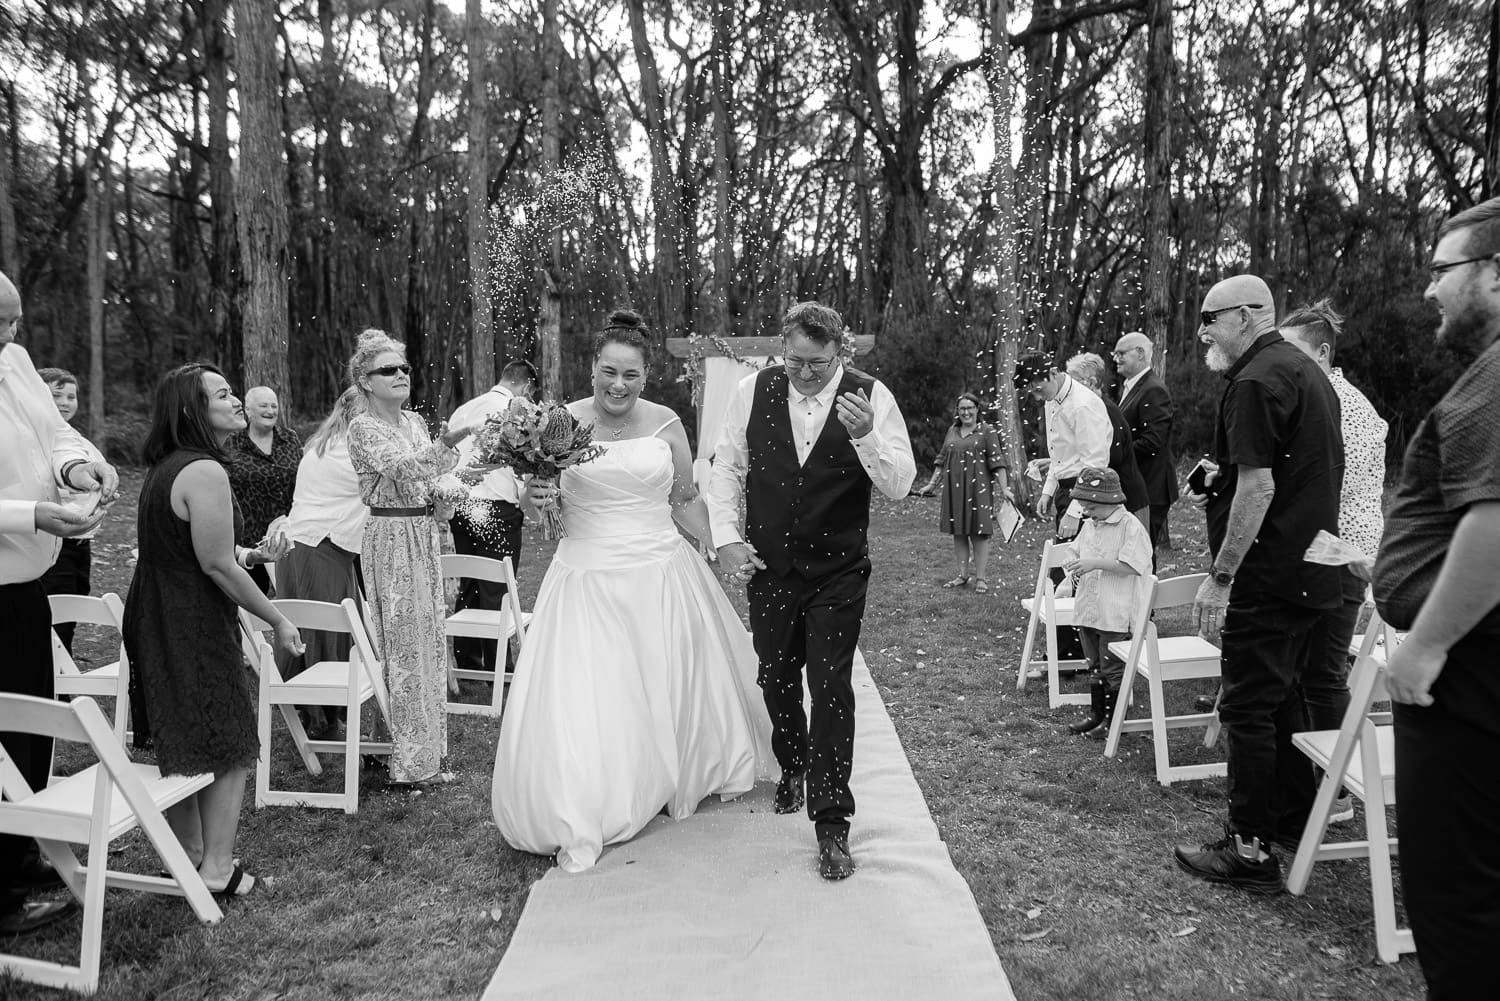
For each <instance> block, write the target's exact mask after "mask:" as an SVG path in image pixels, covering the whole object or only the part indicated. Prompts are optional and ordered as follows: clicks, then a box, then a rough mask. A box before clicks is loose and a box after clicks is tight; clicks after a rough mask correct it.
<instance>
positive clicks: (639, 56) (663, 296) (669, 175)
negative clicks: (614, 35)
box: [626, 0, 687, 337]
mask: <svg viewBox="0 0 1500 1001" xmlns="http://www.w3.org/2000/svg"><path fill="white" fill-rule="evenodd" d="M626 7H627V8H628V9H629V13H630V37H631V42H632V43H633V44H634V46H635V58H636V63H637V64H638V65H639V67H640V74H641V107H642V109H643V111H644V113H645V118H646V132H647V137H648V140H649V149H650V152H651V210H652V212H651V214H652V218H653V221H654V222H655V224H656V232H655V239H654V240H653V243H654V245H655V258H656V259H655V262H654V263H655V271H656V288H657V310H658V320H659V322H660V324H661V333H662V334H663V335H664V336H666V337H677V336H681V335H684V334H685V333H686V330H685V329H684V328H685V326H686V309H687V300H686V296H685V295H684V289H683V278H682V276H683V269H682V240H683V233H682V198H681V193H680V192H679V191H678V188H677V184H676V177H675V172H674V171H673V170H672V160H671V156H670V152H669V150H668V148H667V131H666V130H667V122H666V103H665V100H664V99H663V97H662V90H661V88H662V84H661V73H660V71H659V70H658V69H657V65H656V55H655V53H654V51H653V50H652V47H651V40H650V38H649V36H648V35H647V34H646V12H645V4H644V2H643V0H628V2H627V3H626ZM684 155H686V154H684Z"/></svg>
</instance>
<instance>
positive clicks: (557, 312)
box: [537, 0, 660, 399]
mask: <svg viewBox="0 0 1500 1001" xmlns="http://www.w3.org/2000/svg"><path fill="white" fill-rule="evenodd" d="M634 16H635V15H634V13H632V15H631V17H632V18H634ZM561 67H562V42H561V39H560V38H559V36H558V28H557V0H542V169H543V170H544V171H547V172H551V171H555V170H558V169H559V168H560V167H561V166H562V151H561V145H562V144H561V142H560V136H559V133H560V132H561V131H562V97H561V95H560V93H559V91H560V88H559V85H558V79H557V77H558V73H559V72H561ZM653 148H654V147H653ZM655 162H656V161H655V157H654V155H653V159H652V163H653V164H655ZM654 173H655V171H654V169H653V175H654ZM658 239H660V235H658ZM546 241H547V248H546V254H545V257H544V259H543V261H542V296H541V302H540V307H541V308H540V311H539V312H540V315H539V316H538V318H537V342H538V344H539V346H540V347H541V349H542V358H541V362H542V364H541V377H542V393H543V395H544V396H546V397H547V398H549V399H552V398H555V397H556V396H557V395H558V393H559V392H560V391H561V389H562V232H561V231H560V230H559V229H557V228H555V227H548V229H547V230H546Z"/></svg>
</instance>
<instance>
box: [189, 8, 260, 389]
mask: <svg viewBox="0 0 1500 1001" xmlns="http://www.w3.org/2000/svg"><path fill="white" fill-rule="evenodd" d="M256 2H260V0H256ZM228 20H229V0H203V5H202V17H201V19H200V22H199V29H200V30H201V32H202V44H203V61H204V76H205V77H206V78H207V82H208V201H209V220H210V222H209V229H210V242H209V252H208V319H209V326H210V327H211V329H212V332H213V345H214V349H215V351H216V352H217V353H218V360H219V363H220V364H221V365H223V366H224V374H225V375H226V376H228V377H229V381H230V382H231V383H235V384H238V383H240V382H242V381H243V379H244V366H243V364H242V362H241V357H242V344H243V337H242V324H241V316H240V294H239V286H240V273H239V254H240V247H239V240H238V236H237V227H236V225H235V218H234V215H235V199H234V174H233V165H232V161H231V159H230V153H229V25H228ZM278 187H279V186H278Z"/></svg>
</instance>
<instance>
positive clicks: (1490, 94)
mask: <svg viewBox="0 0 1500 1001" xmlns="http://www.w3.org/2000/svg"><path fill="white" fill-rule="evenodd" d="M1489 36H1490V37H1489V46H1488V49H1487V50H1486V52H1485V61H1484V182H1483V184H1482V185H1481V188H1480V197H1481V198H1494V197H1495V196H1496V195H1500V0H1490V16H1489ZM0 211H3V209H0Z"/></svg>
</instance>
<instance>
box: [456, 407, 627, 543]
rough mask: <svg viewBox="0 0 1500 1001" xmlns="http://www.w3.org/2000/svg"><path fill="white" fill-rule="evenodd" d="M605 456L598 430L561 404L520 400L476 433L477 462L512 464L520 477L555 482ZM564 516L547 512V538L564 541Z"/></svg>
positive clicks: (553, 508) (551, 509)
mask: <svg viewBox="0 0 1500 1001" xmlns="http://www.w3.org/2000/svg"><path fill="white" fill-rule="evenodd" d="M602 454H604V449H603V448H601V447H600V446H598V445H595V444H594V426H593V425H592V424H581V423H579V421H578V418H576V417H574V416H573V415H572V414H570V413H568V408H567V407H565V406H563V405H562V404H561V403H555V402H552V401H548V402H546V403H542V404H536V403H532V402H530V401H529V400H522V399H515V400H511V401H510V406H508V407H506V408H505V410H504V411H502V412H500V413H498V414H491V415H490V416H489V418H488V419H487V420H486V421H485V422H484V427H482V428H480V429H479V430H478V431H476V432H475V433H474V461H475V463H477V464H478V465H480V466H509V467H510V468H511V469H512V470H514V471H515V473H516V475H517V476H540V477H545V478H546V479H549V480H555V479H557V478H558V476H559V475H561V473H562V471H563V470H564V469H567V468H568V467H569V466H576V465H578V464H579V463H581V462H590V461H592V460H594V459H596V458H598V457H599V456H600V455H602ZM565 534H566V533H565V532H564V531H563V522H562V514H561V512H559V511H558V509H557V505H556V504H555V503H554V504H550V505H548V506H547V507H545V508H543V509H542V537H543V538H547V539H560V538H562V537H563V535H565Z"/></svg>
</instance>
